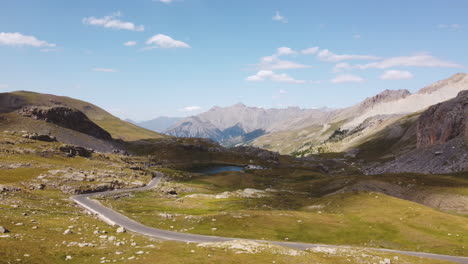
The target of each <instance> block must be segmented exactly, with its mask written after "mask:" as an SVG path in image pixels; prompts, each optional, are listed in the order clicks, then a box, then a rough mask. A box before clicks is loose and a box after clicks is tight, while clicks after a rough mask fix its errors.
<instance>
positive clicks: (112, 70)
mask: <svg viewBox="0 0 468 264" xmlns="http://www.w3.org/2000/svg"><path fill="white" fill-rule="evenodd" d="M93 71H95V72H118V70H116V69H108V68H94V69H93Z"/></svg>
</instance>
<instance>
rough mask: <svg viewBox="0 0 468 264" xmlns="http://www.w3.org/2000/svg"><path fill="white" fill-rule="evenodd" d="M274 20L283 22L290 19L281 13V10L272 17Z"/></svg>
mask: <svg viewBox="0 0 468 264" xmlns="http://www.w3.org/2000/svg"><path fill="white" fill-rule="evenodd" d="M272 19H273V20H275V21H280V22H283V23H288V19H287V18H285V17H284V16H282V15H280V12H279V11H276V15H275V16H274V17H272Z"/></svg>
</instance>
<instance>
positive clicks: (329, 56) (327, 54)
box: [317, 49, 379, 62]
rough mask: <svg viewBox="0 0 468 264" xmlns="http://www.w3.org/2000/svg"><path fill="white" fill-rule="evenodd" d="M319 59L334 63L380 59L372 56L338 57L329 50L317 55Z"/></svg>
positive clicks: (346, 55) (347, 55)
mask: <svg viewBox="0 0 468 264" xmlns="http://www.w3.org/2000/svg"><path fill="white" fill-rule="evenodd" d="M317 57H318V58H319V59H320V60H322V61H332V62H337V61H343V60H378V59H379V57H376V56H371V55H349V54H343V55H338V54H335V53H333V52H331V51H329V50H327V49H325V50H321V51H320V52H319V53H318V54H317Z"/></svg>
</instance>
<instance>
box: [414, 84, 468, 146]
mask: <svg viewBox="0 0 468 264" xmlns="http://www.w3.org/2000/svg"><path fill="white" fill-rule="evenodd" d="M459 136H460V137H464V139H465V140H468V91H462V92H460V93H459V94H458V96H457V97H456V98H454V99H452V100H449V101H446V102H443V103H439V104H436V105H434V106H431V107H430V108H429V109H428V110H426V111H425V112H424V113H423V114H422V115H421V117H420V118H419V120H418V128H417V147H418V148H424V147H429V146H432V145H437V144H442V143H445V142H447V141H449V140H451V139H454V138H456V137H459Z"/></svg>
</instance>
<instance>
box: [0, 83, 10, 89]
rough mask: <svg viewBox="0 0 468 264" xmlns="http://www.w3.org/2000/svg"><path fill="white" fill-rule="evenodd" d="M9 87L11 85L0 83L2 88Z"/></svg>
mask: <svg viewBox="0 0 468 264" xmlns="http://www.w3.org/2000/svg"><path fill="white" fill-rule="evenodd" d="M8 87H9V85H8V84H1V83H0V89H6V88H8Z"/></svg>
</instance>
